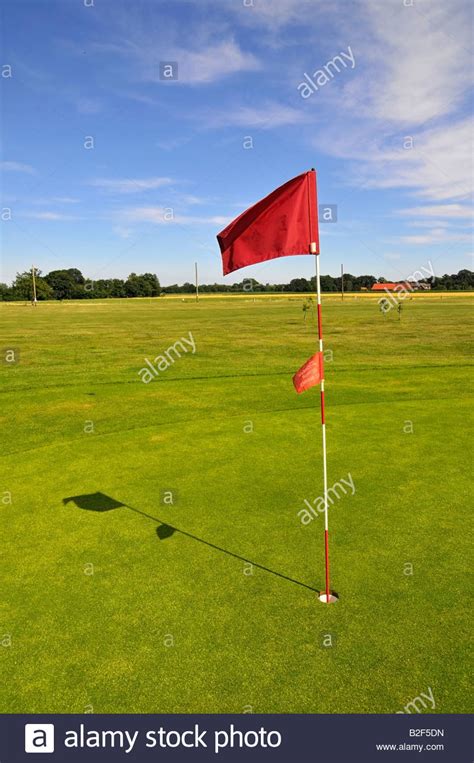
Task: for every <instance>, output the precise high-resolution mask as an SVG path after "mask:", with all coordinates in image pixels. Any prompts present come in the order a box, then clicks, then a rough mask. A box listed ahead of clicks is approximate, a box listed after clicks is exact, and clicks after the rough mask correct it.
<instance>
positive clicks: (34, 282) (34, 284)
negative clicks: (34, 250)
mask: <svg viewBox="0 0 474 763" xmlns="http://www.w3.org/2000/svg"><path fill="white" fill-rule="evenodd" d="M35 271H36V268H35V266H34V265H32V266H31V275H32V278H33V305H34V306H35V307H36V301H37V300H36V279H35Z"/></svg>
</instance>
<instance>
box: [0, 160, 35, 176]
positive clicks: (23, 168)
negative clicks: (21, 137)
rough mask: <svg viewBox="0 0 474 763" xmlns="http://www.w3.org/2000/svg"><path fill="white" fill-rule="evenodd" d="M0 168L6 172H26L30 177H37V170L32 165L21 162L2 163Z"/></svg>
mask: <svg viewBox="0 0 474 763" xmlns="http://www.w3.org/2000/svg"><path fill="white" fill-rule="evenodd" d="M0 167H1V169H2V170H4V172H25V173H26V174H28V175H35V174H36V170H35V169H34V168H33V167H32V166H31V165H30V164H22V163H21V162H1V163H0Z"/></svg>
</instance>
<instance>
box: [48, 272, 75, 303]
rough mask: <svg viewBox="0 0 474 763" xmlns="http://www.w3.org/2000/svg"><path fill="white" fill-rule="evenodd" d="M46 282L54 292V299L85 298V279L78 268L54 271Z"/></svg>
mask: <svg viewBox="0 0 474 763" xmlns="http://www.w3.org/2000/svg"><path fill="white" fill-rule="evenodd" d="M45 281H46V282H47V283H48V284H49V285H50V287H51V289H52V290H53V296H54V299H80V298H81V297H83V296H84V286H83V284H84V277H83V275H82V273H81V271H80V270H77V268H70V269H69V270H52V271H51V272H50V273H48V275H47V276H45Z"/></svg>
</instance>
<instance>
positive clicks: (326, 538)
mask: <svg viewBox="0 0 474 763" xmlns="http://www.w3.org/2000/svg"><path fill="white" fill-rule="evenodd" d="M310 251H311V253H312V254H314V255H315V257H316V290H317V300H318V339H319V352H320V353H321V358H322V353H323V352H324V345H323V322H322V311H321V274H320V268H319V253H318V251H317V246H316V242H314V241H313V242H311V245H310ZM321 368H322V369H323V377H322V379H321V386H320V389H321V428H322V433H323V488H324V558H325V568H326V592H325V594H322V595H321V596H320V599H321V601H324V602H326V603H327V604H329V603H330V602H331V601H333V599H332V596H331V592H330V590H329V522H328V466H327V453H326V420H325V412H324V363H323V361H322V360H321Z"/></svg>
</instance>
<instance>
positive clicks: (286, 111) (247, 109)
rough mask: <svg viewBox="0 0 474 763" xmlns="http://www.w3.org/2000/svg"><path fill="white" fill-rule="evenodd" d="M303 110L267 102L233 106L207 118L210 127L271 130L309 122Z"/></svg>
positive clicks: (208, 115)
mask: <svg viewBox="0 0 474 763" xmlns="http://www.w3.org/2000/svg"><path fill="white" fill-rule="evenodd" d="M308 118H309V117H308V115H307V114H306V113H305V112H304V111H303V110H302V109H295V108H293V106H285V105H284V104H280V103H275V102H273V101H266V102H264V103H262V104H261V105H259V106H233V107H231V108H227V109H225V110H223V111H221V112H220V113H217V114H210V113H209V114H207V115H206V116H205V121H206V125H207V126H208V127H229V126H236V127H254V128H261V129H264V130H266V129H271V128H275V127H283V126H285V125H295V124H301V123H302V122H305V121H307V120H308Z"/></svg>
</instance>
